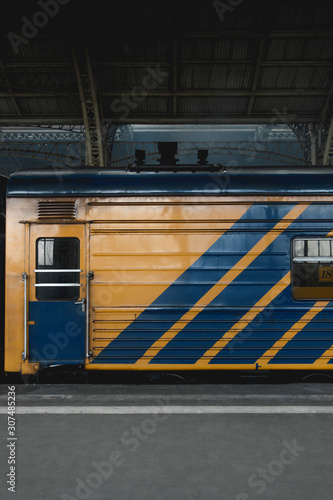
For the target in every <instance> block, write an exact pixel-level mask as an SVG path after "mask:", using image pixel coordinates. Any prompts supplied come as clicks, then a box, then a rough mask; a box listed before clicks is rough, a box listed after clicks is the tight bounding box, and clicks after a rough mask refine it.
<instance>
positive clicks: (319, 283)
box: [291, 238, 333, 300]
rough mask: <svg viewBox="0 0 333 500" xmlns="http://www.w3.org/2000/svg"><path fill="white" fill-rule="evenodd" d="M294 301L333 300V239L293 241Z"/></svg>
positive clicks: (292, 279)
mask: <svg viewBox="0 0 333 500" xmlns="http://www.w3.org/2000/svg"><path fill="white" fill-rule="evenodd" d="M291 271H292V273H291V283H292V294H293V298H294V299H313V300H318V299H333V238H308V239H301V238H297V239H294V240H293V241H292V269H291Z"/></svg>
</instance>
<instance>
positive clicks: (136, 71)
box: [98, 65, 170, 91]
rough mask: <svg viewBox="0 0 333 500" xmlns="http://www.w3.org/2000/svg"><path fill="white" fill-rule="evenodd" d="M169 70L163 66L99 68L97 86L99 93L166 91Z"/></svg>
mask: <svg viewBox="0 0 333 500" xmlns="http://www.w3.org/2000/svg"><path fill="white" fill-rule="evenodd" d="M169 74H170V70H169V69H168V68H167V67H164V66H156V65H149V66H147V67H138V68H132V67H124V68H112V67H106V68H100V69H99V71H98V86H99V90H100V91H108V90H113V91H117V90H122V91H123V90H132V89H133V90H134V91H135V87H138V86H139V87H142V86H143V87H145V88H149V89H150V90H166V89H168V85H169Z"/></svg>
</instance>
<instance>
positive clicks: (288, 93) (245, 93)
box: [0, 89, 330, 99]
mask: <svg viewBox="0 0 333 500" xmlns="http://www.w3.org/2000/svg"><path fill="white" fill-rule="evenodd" d="M99 95H100V96H102V97H121V96H124V97H125V96H132V95H133V90H120V89H119V90H112V91H104V92H100V93H99ZM145 95H146V97H302V96H318V97H327V96H328V95H330V93H328V92H327V91H325V90H316V89H295V90H285V89H277V90H274V89H272V90H257V91H252V90H237V89H235V90H230V89H216V90H177V91H175V92H171V91H169V90H164V91H163V90H159V91H147V92H146V93H145ZM0 97H8V98H11V97H19V98H25V97H27V98H29V97H31V98H35V97H39V98H42V97H46V98H48V99H49V98H54V99H56V98H57V97H67V98H73V99H79V98H80V95H79V94H71V95H69V94H61V93H58V94H52V93H51V92H39V91H37V92H23V91H22V92H0Z"/></svg>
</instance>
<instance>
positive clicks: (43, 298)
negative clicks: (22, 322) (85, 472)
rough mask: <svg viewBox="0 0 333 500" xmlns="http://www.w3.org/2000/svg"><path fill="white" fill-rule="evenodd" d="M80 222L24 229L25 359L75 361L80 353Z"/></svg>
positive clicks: (80, 360) (82, 270)
mask: <svg viewBox="0 0 333 500" xmlns="http://www.w3.org/2000/svg"><path fill="white" fill-rule="evenodd" d="M85 271H86V270H85V227H84V225H80V224H75V225H74V224H69V225H58V224H57V225H56V226H55V225H53V224H50V225H48V224H47V225H46V224H43V225H42V224H41V225H39V224H38V225H33V226H31V228H30V262H29V285H28V289H29V304H28V325H29V354H28V356H29V359H30V361H31V362H34V361H35V362H39V363H41V364H46V365H50V364H80V363H84V361H85V357H86V349H87V343H86V318H87V314H86V305H87V304H86V287H85V285H86V282H85V276H86V272H85Z"/></svg>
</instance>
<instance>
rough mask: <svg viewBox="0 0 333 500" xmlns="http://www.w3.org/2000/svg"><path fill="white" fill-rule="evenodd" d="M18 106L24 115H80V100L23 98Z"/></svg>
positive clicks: (19, 100)
mask: <svg viewBox="0 0 333 500" xmlns="http://www.w3.org/2000/svg"><path fill="white" fill-rule="evenodd" d="M17 102H18V105H19V107H20V109H21V110H22V112H23V113H24V114H26V115H28V116H29V115H33V116H35V115H36V114H40V115H42V116H45V115H48V114H50V115H55V114H57V115H58V114H61V113H64V114H69V113H74V114H78V113H81V105H80V99H66V98H64V97H59V98H54V97H53V98H52V97H38V98H31V97H30V98H25V99H18V100H17Z"/></svg>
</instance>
